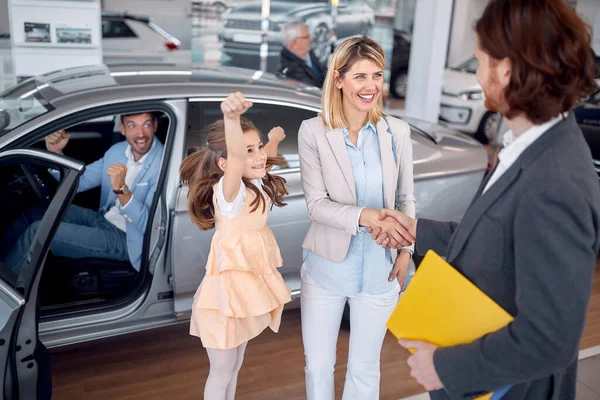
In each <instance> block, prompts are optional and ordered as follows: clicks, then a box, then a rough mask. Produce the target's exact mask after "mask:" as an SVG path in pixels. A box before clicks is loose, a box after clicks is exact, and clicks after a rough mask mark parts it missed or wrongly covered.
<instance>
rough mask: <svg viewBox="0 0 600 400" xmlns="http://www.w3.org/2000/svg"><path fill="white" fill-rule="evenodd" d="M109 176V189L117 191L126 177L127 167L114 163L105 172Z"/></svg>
mask: <svg viewBox="0 0 600 400" xmlns="http://www.w3.org/2000/svg"><path fill="white" fill-rule="evenodd" d="M106 173H107V174H108V176H110V187H111V188H112V190H119V189H121V188H122V187H123V185H124V184H125V176H126V175H127V167H126V166H125V165H123V164H119V163H114V164H113V165H111V166H110V167H108V170H107V171H106Z"/></svg>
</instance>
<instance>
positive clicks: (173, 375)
mask: <svg viewBox="0 0 600 400" xmlns="http://www.w3.org/2000/svg"><path fill="white" fill-rule="evenodd" d="M188 328H189V325H188V324H187V323H182V324H179V325H174V326H170V327H166V328H161V329H157V330H154V331H148V332H141V333H136V334H132V335H128V336H123V337H119V338H114V339H109V340H104V341H102V342H97V343H95V344H93V345H86V346H85V347H82V348H79V349H72V350H65V351H60V352H54V353H53V355H52V372H53V379H54V398H55V399H57V400H63V399H64V400H70V399H73V400H74V399H86V400H96V399H97V400H106V399H111V400H125V399H127V400H133V399H140V400H141V399H144V400H147V399H177V400H180V399H181V400H184V399H196V400H198V399H201V398H202V395H203V384H204V381H205V379H206V376H207V374H208V359H207V357H206V353H205V351H204V350H203V348H202V347H201V345H200V342H199V340H198V339H197V338H194V337H191V336H189V335H188ZM348 336H349V332H348V331H347V330H342V331H341V334H340V340H339V343H338V362H337V368H336V372H335V377H336V394H337V398H340V397H341V391H342V385H343V378H344V375H345V372H346V367H345V363H346V361H347V354H348ZM580 348H581V349H589V350H584V351H582V352H581V355H582V356H586V355H591V354H593V353H596V354H597V353H598V352H600V260H599V262H598V263H597V265H596V276H595V279H594V286H593V295H592V301H591V303H590V307H589V311H588V317H587V322H586V328H585V331H584V334H583V339H582V342H581V347H580ZM407 355H408V353H407V352H406V351H405V350H403V349H401V348H400V347H399V346H398V344H397V343H396V341H395V340H394V338H393V336H392V335H391V334H388V336H387V337H386V339H385V342H384V347H383V351H382V358H381V370H382V373H381V375H382V378H381V397H380V398H381V399H382V400H398V399H402V398H406V397H409V396H414V395H417V394H419V393H421V392H422V391H423V390H422V389H421V388H420V386H419V385H418V384H417V383H416V382H415V381H414V380H412V379H411V378H410V376H409V372H408V368H407V366H406V362H405V361H406V358H407ZM580 365H581V369H580V372H579V380H580V382H579V393H578V397H577V400H600V373H598V371H600V358H599V357H593V358H586V359H585V360H583V361H581V363H580ZM303 367H304V355H303V350H302V338H301V334H300V313H299V311H298V310H290V311H286V312H285V313H284V317H283V322H282V326H281V330H280V333H279V334H277V335H276V334H273V333H272V332H270V331H269V332H265V333H263V334H262V335H261V336H259V337H258V338H257V339H255V340H253V341H252V342H251V343H250V344H249V346H248V350H247V353H246V361H245V363H244V366H243V367H242V370H241V372H240V376H239V380H238V395H237V398H238V399H240V400H275V399H278V400H279V399H286V400H300V399H305V398H306V396H305V391H304V371H303Z"/></svg>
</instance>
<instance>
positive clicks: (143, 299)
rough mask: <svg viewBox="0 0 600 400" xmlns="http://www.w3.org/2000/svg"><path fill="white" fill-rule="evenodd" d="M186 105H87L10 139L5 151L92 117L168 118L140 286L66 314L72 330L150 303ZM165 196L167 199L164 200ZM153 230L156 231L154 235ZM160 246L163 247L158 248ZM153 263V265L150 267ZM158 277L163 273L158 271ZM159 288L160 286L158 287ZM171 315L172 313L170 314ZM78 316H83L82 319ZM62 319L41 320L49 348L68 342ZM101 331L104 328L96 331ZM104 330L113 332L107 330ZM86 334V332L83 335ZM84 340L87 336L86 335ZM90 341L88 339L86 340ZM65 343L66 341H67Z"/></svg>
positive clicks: (168, 101)
mask: <svg viewBox="0 0 600 400" xmlns="http://www.w3.org/2000/svg"><path fill="white" fill-rule="evenodd" d="M184 104H185V105H187V98H185V97H175V98H156V99H141V100H138V99H136V98H135V97H133V98H130V99H126V100H124V101H121V102H118V103H113V104H109V105H105V104H100V105H95V104H89V106H88V108H86V109H83V110H81V109H80V110H74V111H73V112H68V113H61V114H60V115H59V116H57V117H56V118H53V119H51V120H49V121H46V122H44V123H43V125H38V126H36V127H34V128H32V129H31V130H28V131H26V132H23V133H22V134H20V135H19V137H17V138H15V139H14V140H12V141H11V142H10V143H8V144H7V145H6V146H7V148H25V147H28V146H30V145H31V144H33V143H34V142H36V141H37V140H40V139H41V138H42V137H44V136H46V135H48V134H50V133H52V132H55V131H58V130H60V129H62V128H64V127H65V126H72V125H75V124H78V123H81V122H83V121H87V120H90V119H93V118H97V117H100V116H104V115H109V114H113V115H117V114H121V113H127V114H129V113H133V114H134V113H136V112H146V111H148V110H151V111H160V112H164V113H166V114H168V115H169V117H170V119H171V121H170V125H169V129H168V133H167V140H166V143H164V152H163V156H162V160H163V161H162V162H163V165H162V167H161V171H160V174H159V177H158V181H157V190H156V194H155V197H154V200H153V203H152V206H151V208H150V211H151V213H150V216H151V217H150V218H151V221H150V220H149V222H148V225H147V228H146V229H147V231H146V235H145V237H144V243H143V246H144V247H143V253H142V254H143V255H144V257H143V259H142V269H141V270H140V271H144V274H145V275H144V276H143V277H142V278H140V281H139V283H138V284H137V285H136V286H135V287H134V288H133V289H132V292H131V295H130V296H128V297H126V298H123V299H122V300H120V301H119V302H116V303H114V304H111V305H110V308H107V307H106V306H105V305H100V306H99V307H100V308H98V309H94V308H89V307H87V306H86V307H85V308H82V309H81V310H75V311H70V312H69V314H68V315H69V317H67V319H68V318H71V317H72V324H71V326H72V328H80V327H81V329H84V330H85V329H91V324H92V323H95V322H92V321H91V320H90V318H88V317H90V315H91V314H98V313H99V315H102V317H101V318H98V320H97V322H98V323H105V321H109V322H106V323H112V322H113V321H116V322H114V323H115V324H118V320H119V319H122V318H125V317H128V316H131V314H132V313H134V312H135V311H136V310H139V309H140V308H141V307H142V304H145V303H149V302H151V301H152V300H149V298H148V295H149V294H150V293H149V290H150V292H152V291H153V290H154V289H153V288H152V283H153V281H154V272H155V271H154V270H155V267H156V265H157V263H159V262H161V258H159V256H160V255H161V254H162V253H164V251H165V243H166V241H165V240H164V239H165V235H166V232H167V231H168V225H167V223H168V212H167V208H168V206H167V202H168V200H167V199H168V197H169V193H168V191H167V187H168V185H169V179H170V177H169V175H168V170H169V168H170V159H171V154H172V149H173V142H174V141H175V139H176V136H177V134H176V132H177V130H178V129H179V128H180V127H185V122H186V121H185V118H186V116H185V113H183V112H182V109H180V108H181V107H185V106H184ZM165 197H166V199H165ZM151 230H153V231H156V232H157V233H156V235H155V234H154V232H152V231H151ZM161 246H162V247H161ZM151 263H153V264H151ZM160 272H161V274H162V273H163V271H162V270H161V271H160ZM161 287H162V286H161ZM157 297H158V300H159V301H160V300H165V299H167V300H168V299H169V298H172V291H170V290H166V289H163V290H162V291H161V293H159V294H158V295H157ZM170 316H172V314H170ZM80 317H85V318H84V319H81V318H80ZM63 319H64V318H62V317H59V318H58V319H57V318H56V315H51V316H49V318H48V319H46V318H43V319H42V322H43V323H44V324H45V323H46V322H47V323H48V326H47V330H48V331H49V332H50V333H51V335H52V337H51V339H50V341H51V342H50V345H49V347H53V346H62V345H65V344H69V343H68V339H65V338H64V337H62V336H61V335H60V334H56V332H57V330H59V329H60V325H61V323H62V322H61V321H62V320H63ZM98 329H101V330H102V329H103V328H98ZM106 329H111V330H112V329H113V328H109V327H107V328H106ZM116 329H121V328H120V327H116ZM124 330H125V329H124ZM42 334H43V335H42V336H43V337H44V343H46V336H45V331H44V330H43V332H42ZM86 335H87V333H86ZM91 335H92V336H94V335H100V337H102V334H101V333H100V332H94V333H93V334H91ZM86 337H87V336H86ZM88 340H89V339H88ZM66 341H67V342H66Z"/></svg>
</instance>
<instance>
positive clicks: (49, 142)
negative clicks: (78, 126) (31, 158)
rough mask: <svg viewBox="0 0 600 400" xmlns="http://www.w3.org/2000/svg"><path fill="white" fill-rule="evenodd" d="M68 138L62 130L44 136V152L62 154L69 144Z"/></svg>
mask: <svg viewBox="0 0 600 400" xmlns="http://www.w3.org/2000/svg"><path fill="white" fill-rule="evenodd" d="M70 137H71V135H69V134H68V133H67V132H65V131H64V130H60V131H58V132H54V133H53V134H51V135H48V136H46V138H45V139H44V140H45V141H46V150H48V151H49V152H52V153H56V154H63V149H64V148H65V146H66V145H67V143H68V142H69V138H70Z"/></svg>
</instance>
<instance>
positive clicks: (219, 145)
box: [179, 117, 288, 230]
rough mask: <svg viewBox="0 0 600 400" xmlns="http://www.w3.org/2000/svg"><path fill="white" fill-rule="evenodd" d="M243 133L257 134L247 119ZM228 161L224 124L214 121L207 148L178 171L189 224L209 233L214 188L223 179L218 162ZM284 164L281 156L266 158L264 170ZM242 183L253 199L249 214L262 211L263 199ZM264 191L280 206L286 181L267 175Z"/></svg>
mask: <svg viewBox="0 0 600 400" xmlns="http://www.w3.org/2000/svg"><path fill="white" fill-rule="evenodd" d="M240 122H241V125H242V131H243V132H244V133H245V132H248V131H256V132H257V133H258V134H259V135H260V132H259V131H258V129H256V126H254V124H253V123H252V122H250V121H249V120H248V119H246V118H244V117H242V118H240ZM221 157H223V158H227V145H226V143H225V125H224V122H223V120H222V119H220V120H217V121H215V122H214V123H212V124H211V125H210V126H209V127H208V139H207V141H206V146H205V147H202V148H201V149H198V150H196V151H195V152H194V153H192V154H190V155H189V156H187V157H186V158H185V159H184V160H183V162H182V163H181V167H180V168H179V176H180V178H181V181H182V183H184V184H187V185H188V186H189V193H188V208H189V212H190V216H191V217H192V221H193V222H194V223H195V224H196V225H198V227H199V228H200V229H202V230H208V229H212V228H214V227H215V207H214V204H213V194H214V191H213V186H214V185H216V184H217V182H219V179H221V177H222V176H223V174H224V173H223V171H222V170H221V168H219V165H218V162H219V159H220V158H221ZM274 165H278V166H282V165H285V160H284V159H283V158H282V157H268V158H267V165H266V168H267V171H268V170H269V168H270V167H272V166H274ZM242 181H243V182H244V184H245V185H246V187H247V188H248V189H250V190H251V191H252V192H253V193H254V194H255V195H256V198H255V199H254V201H252V203H251V204H250V206H251V207H252V212H254V211H256V210H257V209H258V207H259V206H260V205H262V212H263V213H264V212H265V210H266V204H267V203H266V200H265V199H264V197H263V196H262V195H261V193H260V190H259V188H257V187H256V186H255V185H254V184H253V183H252V182H251V181H250V180H249V179H246V178H242ZM263 190H264V192H265V194H266V195H267V196H269V198H270V199H271V201H272V202H273V204H275V205H276V206H278V207H283V206H284V205H285V203H284V202H283V198H284V196H285V195H286V194H288V192H287V189H286V188H285V179H283V178H282V177H280V176H273V175H271V174H269V173H268V172H267V174H266V175H265V177H264V178H263Z"/></svg>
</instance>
